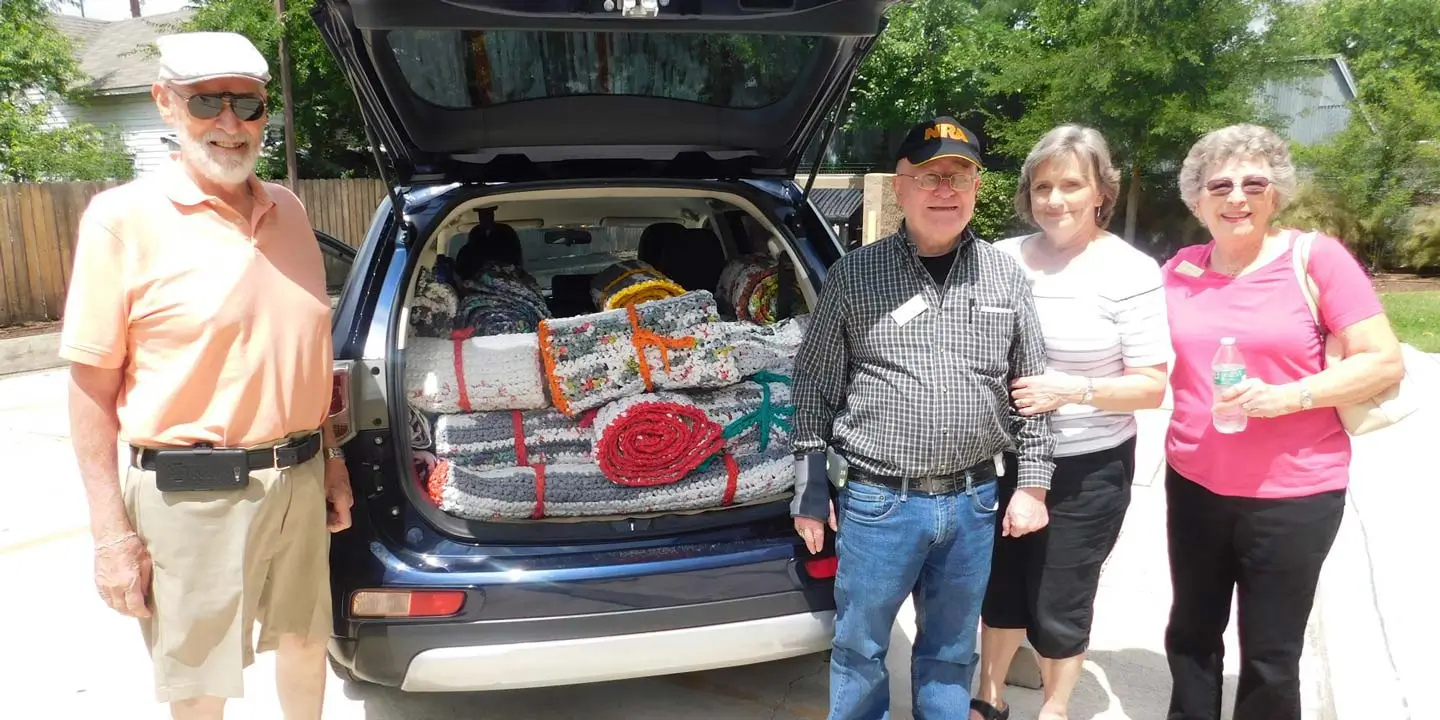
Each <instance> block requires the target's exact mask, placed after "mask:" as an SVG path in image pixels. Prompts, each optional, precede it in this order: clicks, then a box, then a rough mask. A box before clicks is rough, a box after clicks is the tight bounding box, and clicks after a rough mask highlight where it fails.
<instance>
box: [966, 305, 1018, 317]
mask: <svg viewBox="0 0 1440 720" xmlns="http://www.w3.org/2000/svg"><path fill="white" fill-rule="evenodd" d="M975 309H976V310H979V311H980V312H988V313H999V314H1001V315H1004V314H1006V313H1009V314H1011V315H1014V314H1015V309H1014V308H1006V307H995V306H993V305H978V306H976V308H975Z"/></svg>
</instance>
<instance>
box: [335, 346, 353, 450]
mask: <svg viewBox="0 0 1440 720" xmlns="http://www.w3.org/2000/svg"><path fill="white" fill-rule="evenodd" d="M354 367H355V361H354V360H336V361H335V369H334V371H333V374H332V380H331V382H330V412H329V417H330V429H331V430H332V431H334V433H335V442H336V443H337V444H339V445H344V444H345V443H347V442H349V441H350V439H351V438H353V437H355V432H356V428H355V410H354V404H353V403H352V402H351V399H352V395H351V394H350V391H351V387H352V383H351V382H350V378H351V375H352V372H353V370H354Z"/></svg>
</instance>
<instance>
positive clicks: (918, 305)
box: [890, 295, 930, 327]
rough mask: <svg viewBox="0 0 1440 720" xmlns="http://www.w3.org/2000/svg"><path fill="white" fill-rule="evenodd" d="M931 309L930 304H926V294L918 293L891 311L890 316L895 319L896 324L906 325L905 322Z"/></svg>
mask: <svg viewBox="0 0 1440 720" xmlns="http://www.w3.org/2000/svg"><path fill="white" fill-rule="evenodd" d="M929 309H930V306H929V305H926V304H925V296H924V295H916V296H915V297H912V298H910V299H909V300H906V301H905V304H904V305H901V306H900V307H898V308H895V309H894V310H892V311H890V317H892V318H894V319H895V324H896V325H899V326H901V327H904V326H905V323H908V322H910V321H911V320H914V319H915V318H916V317H917V316H919V315H920V313H923V312H925V311H926V310H929Z"/></svg>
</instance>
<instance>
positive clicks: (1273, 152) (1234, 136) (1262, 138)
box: [1180, 125, 1299, 212]
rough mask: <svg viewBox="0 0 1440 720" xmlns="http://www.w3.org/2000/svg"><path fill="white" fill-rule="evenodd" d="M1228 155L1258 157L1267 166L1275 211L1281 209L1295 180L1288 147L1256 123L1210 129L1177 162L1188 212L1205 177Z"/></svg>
mask: <svg viewBox="0 0 1440 720" xmlns="http://www.w3.org/2000/svg"><path fill="white" fill-rule="evenodd" d="M1232 158H1240V159H1244V160H1262V161H1264V162H1265V164H1266V165H1269V166H1270V174H1271V178H1270V186H1271V187H1273V188H1275V211H1276V212H1279V211H1281V210H1283V209H1285V205H1286V204H1288V203H1289V202H1290V199H1291V198H1293V197H1295V189H1296V186H1297V185H1298V183H1299V181H1298V180H1297V179H1296V176H1295V163H1294V161H1293V160H1291V159H1290V147H1289V144H1287V143H1286V142H1285V140H1284V139H1283V138H1281V137H1280V136H1279V135H1277V134H1276V133H1275V131H1273V130H1271V129H1270V128H1267V127H1261V126H1259V125H1231V126H1229V127H1223V128H1220V129H1219V130H1213V131H1211V132H1209V133H1207V134H1206V135H1205V136H1204V137H1202V138H1200V139H1199V140H1198V141H1197V142H1196V143H1195V145H1194V146H1192V147H1191V148H1190V154H1189V155H1186V156H1185V163H1184V164H1183V165H1181V166H1180V199H1182V200H1184V201H1185V205H1186V206H1188V207H1189V208H1190V211H1191V212H1194V211H1195V208H1196V206H1197V205H1198V204H1199V202H1200V194H1201V193H1202V192H1204V191H1205V178H1206V176H1207V175H1209V174H1210V173H1211V172H1213V171H1214V170H1215V168H1217V167H1219V166H1220V165H1223V164H1224V163H1225V162H1226V161H1228V160H1230V159H1232Z"/></svg>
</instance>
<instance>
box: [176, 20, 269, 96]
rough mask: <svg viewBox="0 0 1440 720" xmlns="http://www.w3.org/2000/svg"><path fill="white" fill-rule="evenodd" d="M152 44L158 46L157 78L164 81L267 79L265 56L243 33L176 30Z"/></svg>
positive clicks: (267, 65)
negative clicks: (232, 78) (235, 78)
mask: <svg viewBox="0 0 1440 720" xmlns="http://www.w3.org/2000/svg"><path fill="white" fill-rule="evenodd" d="M155 44H156V45H158V46H159V48H160V80H162V81H164V82H172V83H178V84H181V85H184V84H187V83H196V82H200V81H202V80H213V79H215V78H223V77H239V78H250V79H252V80H255V81H257V82H259V83H261V84H264V83H267V82H269V81H270V65H269V64H268V63H266V62H265V56H264V55H261V54H260V51H259V50H257V49H255V44H254V43H252V42H250V40H249V39H248V38H246V37H245V36H244V35H239V34H236V33H231V32H193V33H178V34H174V35H162V36H160V37H159V38H157V39H156V40H155Z"/></svg>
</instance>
